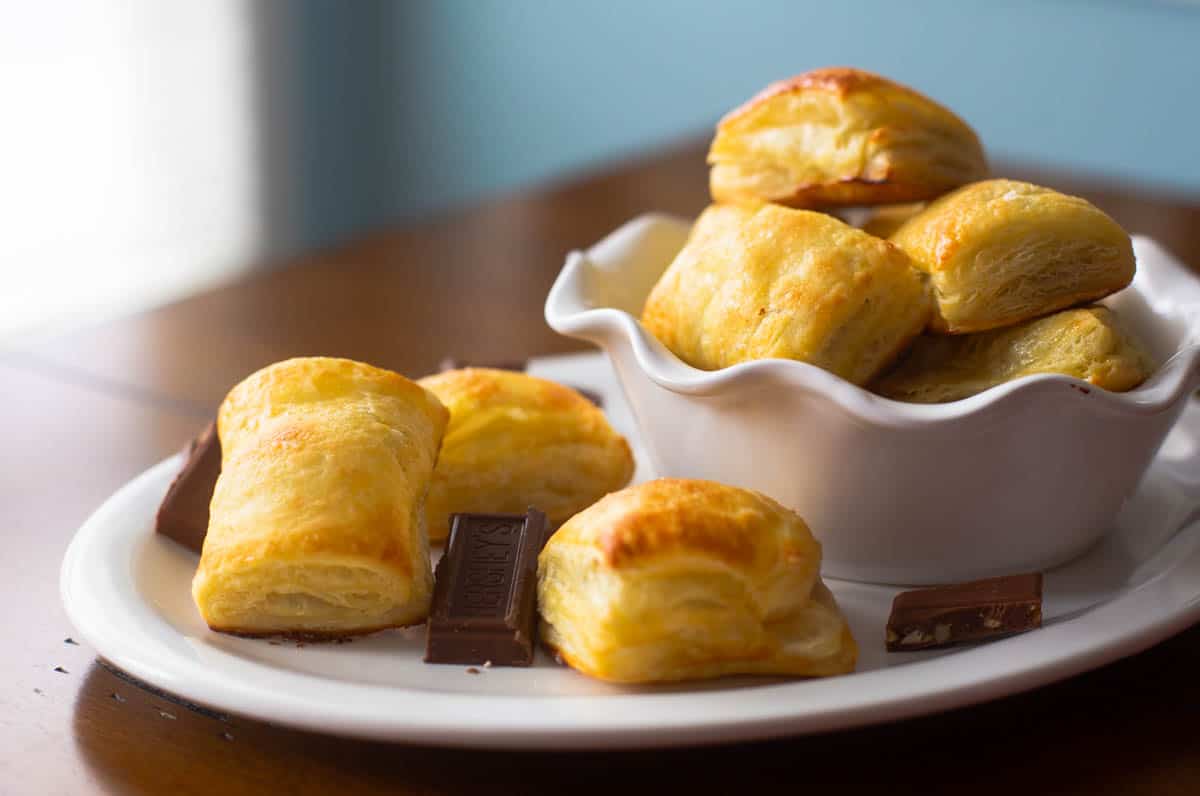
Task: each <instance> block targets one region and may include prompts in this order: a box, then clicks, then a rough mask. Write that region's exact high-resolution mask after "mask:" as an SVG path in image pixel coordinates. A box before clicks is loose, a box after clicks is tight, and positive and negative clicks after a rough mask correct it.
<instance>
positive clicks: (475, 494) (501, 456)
mask: <svg viewBox="0 0 1200 796" xmlns="http://www.w3.org/2000/svg"><path fill="white" fill-rule="evenodd" d="M419 383H420V384H421V385H422V386H423V387H425V388H426V389H428V390H429V391H430V392H432V393H433V394H434V395H436V396H437V397H438V398H439V399H440V400H441V401H442V403H444V404H445V405H446V406H447V407H448V408H449V410H450V424H449V426H448V427H447V429H446V438H445V440H444V441H443V442H442V451H441V456H440V457H439V458H438V463H437V468H436V469H435V470H434V473H433V480H432V483H431V485H430V487H429V497H428V499H427V500H426V503H425V516H426V518H427V523H426V524H427V526H428V528H429V536H430V539H432V540H434V541H441V540H443V539H445V538H446V536H447V534H448V533H449V532H450V515H451V514H454V513H458V512H470V513H484V514H489V513H490V514H524V513H525V510H526V509H527V508H528V507H530V506H536V507H537V508H538V509H540V510H541V511H542V512H544V513H545V514H546V517H547V520H548V522H549V523H550V525H551V527H556V526H557V525H558V524H560V523H562V522H563V521H564V520H566V519H567V518H568V517H570V516H571V515H573V514H575V513H576V512H578V511H581V510H583V509H585V508H587V507H588V506H590V505H591V504H592V503H595V502H596V501H597V500H599V499H600V498H601V497H603V496H604V495H606V494H608V493H609V492H612V491H613V490H616V489H620V488H621V487H623V486H625V485H626V484H628V483H629V479H630V478H631V477H632V476H633V469H634V462H633V454H632V453H631V452H630V450H629V444H628V443H627V442H626V441H625V438H624V437H622V436H621V435H620V434H618V433H617V432H616V431H614V430H613V428H612V426H610V425H609V424H608V420H607V418H605V416H604V413H603V412H602V411H600V409H598V408H597V407H596V406H595V405H594V404H593V403H592V402H591V401H589V400H588V399H587V398H585V397H583V396H582V395H580V394H579V393H578V392H576V391H575V390H572V389H571V388H569V387H564V386H563V385H561V384H556V383H555V382H552V381H547V380H545V379H539V378H536V377H534V376H527V375H525V374H524V373H516V372H513V371H508V370H492V369H489V368H463V369H461V370H450V371H446V372H443V373H438V374H436V375H433V376H427V377H425V378H424V379H421V381H420V382H419Z"/></svg>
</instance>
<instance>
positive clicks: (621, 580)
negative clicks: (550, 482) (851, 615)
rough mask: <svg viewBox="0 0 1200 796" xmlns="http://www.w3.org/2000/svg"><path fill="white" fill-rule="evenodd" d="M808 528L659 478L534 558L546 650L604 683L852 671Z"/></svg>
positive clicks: (761, 501) (608, 501)
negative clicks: (552, 651)
mask: <svg viewBox="0 0 1200 796" xmlns="http://www.w3.org/2000/svg"><path fill="white" fill-rule="evenodd" d="M820 558H821V550H820V545H819V544H818V543H817V542H816V540H815V539H813V537H812V534H811V533H809V530H808V528H807V526H805V524H804V522H803V521H802V520H801V519H800V518H799V517H797V516H796V515H795V514H794V513H793V512H791V511H788V510H787V509H785V508H783V507H782V506H780V505H779V504H777V503H775V502H774V501H772V500H770V499H769V498H767V497H765V496H763V495H760V494H759V493H756V492H751V491H749V490H743V489H737V488H734V487H729V486H724V485H722V484H717V483H714V482H711V481H698V480H683V479H659V480H657V481H651V482H648V483H645V484H641V485H638V486H634V487H629V488H627V489H624V490H622V491H620V492H616V493H613V494H611V495H609V496H608V497H606V498H604V499H603V500H601V501H600V502H598V503H596V504H595V505H594V506H592V507H591V508H589V509H587V510H585V511H583V512H581V513H580V514H578V515H576V516H575V517H572V518H571V519H570V520H569V521H568V522H567V523H566V524H565V525H563V526H562V528H560V529H559V530H558V532H557V533H555V534H554V536H553V537H551V539H550V541H549V542H548V543H547V545H546V547H545V549H543V551H542V553H541V556H540V557H539V559H538V610H539V612H540V613H541V617H542V623H541V629H542V638H543V640H544V641H545V642H546V643H547V644H548V645H549V646H550V647H552V648H553V649H555V650H556V651H557V653H558V654H559V655H560V656H561V657H562V658H563V659H564V660H565V661H566V662H567V663H569V664H570V665H571V666H573V667H575V668H576V669H578V670H580V671H582V672H584V673H585V674H588V675H591V676H593V677H597V678H600V679H603V680H610V681H614V682H625V683H640V682H662V681H675V680H690V679H699V678H708V677H717V676H721V675H727V674H778V675H798V676H821V675H830V674H840V673H844V672H848V671H852V670H853V668H854V665H855V661H856V658H857V647H856V645H855V643H854V639H853V637H852V636H851V634H850V631H849V628H848V626H847V625H846V622H845V619H844V618H843V617H842V615H841V613H840V611H839V610H838V607H837V604H836V602H835V601H834V599H833V596H832V594H830V592H829V591H828V589H826V588H825V586H824V584H823V583H822V582H821V580H820V576H819V568H820Z"/></svg>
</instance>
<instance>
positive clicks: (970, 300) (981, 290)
mask: <svg viewBox="0 0 1200 796" xmlns="http://www.w3.org/2000/svg"><path fill="white" fill-rule="evenodd" d="M890 240H891V241H892V242H893V243H895V244H896V245H897V246H899V247H900V248H902V249H904V251H906V252H908V255H909V256H910V257H911V258H912V259H913V262H914V263H916V265H917V267H919V268H921V269H922V270H924V271H926V272H928V273H929V275H930V277H931V278H932V282H933V289H934V296H935V298H936V300H937V313H936V314H935V316H934V318H933V322H932V324H931V326H932V328H933V330H934V331H937V332H942V333H948V334H960V333H964V332H982V331H986V330H988V329H996V328H999V327H1001V326H1011V325H1012V324H1015V323H1020V322H1021V321H1026V320H1029V319H1030V318H1036V317H1038V316H1039V315H1045V314H1047V313H1050V312H1054V311H1055V310H1060V309H1063V308H1065V307H1071V306H1074V305H1076V304H1082V303H1084V302H1088V301H1094V300H1096V299H1099V298H1102V297H1104V296H1107V295H1108V294H1110V293H1113V292H1115V291H1117V290H1120V289H1121V288H1123V287H1125V286H1126V285H1128V284H1129V283H1130V281H1131V280H1132V279H1133V272H1134V258H1133V244H1132V243H1131V242H1130V240H1129V234H1128V233H1127V232H1125V230H1123V229H1121V227H1120V225H1118V224H1117V222H1115V221H1113V220H1112V219H1111V218H1109V217H1108V216H1107V215H1105V214H1104V213H1103V212H1101V211H1100V210H1098V209H1097V208H1096V207H1095V206H1093V205H1092V204H1091V203H1090V202H1088V201H1086V200H1084V199H1080V198H1079V197H1077V196H1068V195H1066V194H1062V193H1059V192H1058V191H1053V190H1051V189H1049V188H1042V187H1039V186H1037V185H1031V184H1029V183H1027V182H1016V181H1014V180H986V181H984V182H979V183H975V184H974V185H968V186H966V187H964V188H960V189H959V190H957V191H955V192H954V193H952V194H949V195H948V196H943V197H942V198H941V199H938V200H937V201H935V202H933V203H932V204H930V205H929V207H927V208H926V209H925V210H923V211H921V212H920V213H918V214H917V215H915V216H913V217H912V218H911V219H909V220H908V221H906V222H905V223H904V224H903V225H901V227H900V228H899V229H898V230H896V232H895V233H894V234H893V235H892V236H891V238H890Z"/></svg>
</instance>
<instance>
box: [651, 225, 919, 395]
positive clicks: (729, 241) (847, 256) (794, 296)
mask: <svg viewBox="0 0 1200 796" xmlns="http://www.w3.org/2000/svg"><path fill="white" fill-rule="evenodd" d="M925 282H926V280H925V277H924V276H923V275H922V274H921V273H920V272H919V271H918V270H917V269H915V268H914V267H913V266H912V264H911V263H910V262H909V260H908V257H907V256H905V254H904V253H903V252H902V251H900V250H899V249H897V248H896V247H895V246H893V245H891V244H890V243H888V242H887V241H884V240H881V239H879V238H876V237H874V236H872V235H868V234H867V233H865V232H863V231H861V230H858V229H855V228H854V227H851V226H849V225H847V224H844V223H842V222H841V221H839V220H837V219H836V218H833V217H832V216H828V215H825V214H823V213H814V212H811V211H807V210H793V209H791V208H787V207H781V206H779V205H761V206H759V207H757V208H748V207H739V206H734V205H714V206H712V207H709V208H708V209H707V210H705V211H704V213H703V214H702V215H701V216H700V218H699V219H698V220H697V221H696V224H695V226H694V228H693V230H692V233H691V237H690V238H689V239H688V241H687V244H686V245H685V246H684V248H683V250H682V251H680V252H679V254H678V255H677V256H676V258H675V260H674V262H672V263H671V265H670V266H669V267H668V268H667V270H666V272H665V273H664V274H663V275H662V277H661V278H660V279H659V281H658V284H657V285H655V287H654V289H653V290H652V291H651V293H650V296H649V298H647V300H646V304H645V307H644V309H643V311H642V323H643V324H644V325H645V327H646V329H647V330H648V331H649V332H650V333H651V334H653V335H654V336H655V337H657V338H658V339H659V340H660V341H661V342H662V343H663V345H665V346H666V347H667V348H669V349H670V350H671V351H673V352H674V353H675V354H676V355H677V356H678V357H679V358H680V359H682V360H683V361H685V362H687V363H688V364H690V365H692V366H694V367H697V368H702V369H704V370H716V369H718V368H724V367H728V366H730V365H735V364H737V363H739V362H745V361H747V360H752V359H766V358H770V357H778V358H784V359H797V360H801V361H803V362H808V363H810V364H813V365H816V366H818V367H821V368H824V369H825V370H828V371H832V372H833V373H836V374H837V375H839V376H841V377H842V378H844V379H847V380H848V381H851V382H854V383H855V384H864V383H866V382H867V381H868V380H869V379H870V378H871V377H873V376H874V375H875V374H876V373H877V372H879V371H880V370H881V369H882V368H883V367H884V366H886V365H887V364H888V363H889V362H891V361H892V359H893V358H894V357H896V356H897V355H898V354H899V353H900V352H901V351H903V350H904V348H905V347H906V346H907V345H908V344H909V342H910V341H911V340H912V339H913V338H914V337H916V335H917V334H918V333H919V332H920V331H921V330H922V329H923V328H924V326H925V324H926V322H927V321H928V319H929V314H930V312H931V306H930V298H929V294H928V291H927V288H926V284H925Z"/></svg>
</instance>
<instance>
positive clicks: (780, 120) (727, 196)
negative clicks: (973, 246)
mask: <svg viewBox="0 0 1200 796" xmlns="http://www.w3.org/2000/svg"><path fill="white" fill-rule="evenodd" d="M708 162H709V164H710V165H711V166H712V171H711V174H710V180H709V184H710V190H711V192H712V197H713V200H714V201H717V202H738V203H746V202H774V203H777V204H784V205H789V206H791V207H804V208H823V207H838V206H850V205H876V204H889V203H895V202H913V201H919V200H926V199H933V198H934V197H937V196H940V195H941V194H943V193H945V192H946V191H949V190H952V189H953V188H956V187H958V186H960V185H963V184H965V183H968V182H972V181H974V180H979V179H982V178H983V177H986V176H987V173H988V166H987V160H986V158H985V156H984V153H983V146H982V145H981V144H980V142H979V137H978V136H977V135H976V134H975V131H974V130H972V129H971V128H970V126H968V125H967V124H966V122H964V121H963V120H962V119H960V118H959V117H958V116H956V115H955V114H954V113H952V112H951V111H950V110H948V109H947V108H945V107H943V106H942V105H939V104H938V103H936V102H934V101H933V100H931V99H929V98H928V97H926V96H924V95H923V94H920V93H918V92H916V91H914V90H913V89H911V88H908V87H907V86H903V85H900V84H899V83H895V82H893V81H891V80H888V79H887V78H885V77H881V76H879V75H876V74H873V73H871V72H865V71H862V70H860V69H850V68H847V67H831V68H826V69H816V70H813V71H811V72H805V73H804V74H801V75H797V76H796V77H793V78H790V79H788V80H782V81H780V82H777V83H773V84H772V85H770V86H768V87H767V88H766V89H764V90H763V91H761V92H760V93H759V94H757V95H756V96H755V97H753V98H752V99H751V100H750V101H749V102H747V103H745V104H744V105H742V106H741V107H739V108H737V109H736V110H734V111H732V112H731V113H729V114H728V115H726V116H725V117H724V118H723V119H721V121H720V123H719V124H718V125H717V133H716V136H715V138H714V139H713V142H712V145H711V147H710V148H709V152H708Z"/></svg>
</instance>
